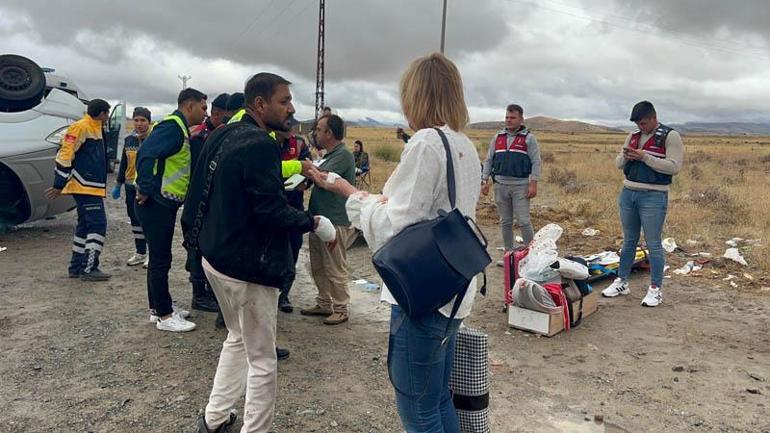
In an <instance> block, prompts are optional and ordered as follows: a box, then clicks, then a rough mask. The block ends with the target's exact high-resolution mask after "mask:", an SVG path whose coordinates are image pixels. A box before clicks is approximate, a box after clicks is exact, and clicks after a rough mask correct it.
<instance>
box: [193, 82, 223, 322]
mask: <svg viewBox="0 0 770 433" xmlns="http://www.w3.org/2000/svg"><path fill="white" fill-rule="evenodd" d="M229 98H230V95H228V94H227V93H222V94H221V95H219V96H217V97H216V98H214V100H213V101H212V102H211V116H209V117H207V118H206V120H204V121H203V123H201V124H200V125H196V126H194V127H193V128H192V129H190V156H191V163H190V172H191V173H192V172H193V171H195V163H196V162H197V161H198V155H200V152H201V149H203V144H204V143H205V142H206V139H207V138H208V137H209V135H210V134H211V133H212V132H213V131H214V130H215V129H217V128H219V127H220V126H223V125H224V122H223V121H224V118H225V116H226V115H227V100H228V99H229ZM191 176H192V174H191ZM187 229H188V228H187V227H186V226H185V225H184V224H182V231H183V232H184V231H185V230H187ZM185 268H186V269H187V271H188V272H189V273H190V284H191V285H192V301H191V303H190V307H191V308H192V309H194V310H200V311H209V312H219V305H218V303H217V298H216V296H215V295H214V291H213V290H212V289H211V285H210V284H209V282H208V280H207V279H206V274H205V273H204V272H203V265H202V264H201V256H200V253H199V252H198V251H197V250H190V249H188V250H187V263H186V264H185ZM221 326H224V321H223V322H222V323H221Z"/></svg>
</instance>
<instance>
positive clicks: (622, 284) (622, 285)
mask: <svg viewBox="0 0 770 433" xmlns="http://www.w3.org/2000/svg"><path fill="white" fill-rule="evenodd" d="M629 293H631V289H629V288H628V281H624V280H623V279H621V278H615V281H613V282H612V284H610V285H609V287H607V288H606V289H604V290H602V296H604V297H605V298H614V297H615V296H618V295H627V294H629Z"/></svg>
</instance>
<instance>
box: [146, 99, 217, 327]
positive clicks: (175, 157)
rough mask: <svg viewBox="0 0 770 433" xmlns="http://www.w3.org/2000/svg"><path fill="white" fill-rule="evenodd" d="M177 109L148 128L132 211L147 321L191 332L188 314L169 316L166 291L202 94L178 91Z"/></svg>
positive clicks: (203, 110)
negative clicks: (141, 255) (143, 245)
mask: <svg viewBox="0 0 770 433" xmlns="http://www.w3.org/2000/svg"><path fill="white" fill-rule="evenodd" d="M177 104H178V106H177V109H176V111H174V112H173V113H172V114H171V115H169V116H168V117H166V118H165V119H164V120H163V121H162V122H160V123H158V125H156V126H155V128H153V131H152V133H151V134H150V136H149V137H147V139H146V140H145V141H144V144H142V147H141V149H139V154H138V156H137V178H136V187H137V191H136V213H137V215H138V216H139V221H140V222H141V224H142V228H143V229H144V235H145V237H146V238H147V244H148V247H149V250H150V265H149V268H148V271H147V292H148V295H149V304H150V310H151V314H150V320H151V321H153V322H156V328H157V329H159V330H161V331H172V332H182V331H191V330H193V329H195V324H194V323H192V322H189V321H187V320H185V317H184V316H186V315H189V312H186V311H183V310H178V311H177V312H174V307H173V304H172V300H171V294H170V293H169V290H168V271H169V269H170V268H171V259H172V256H171V244H172V240H173V237H174V227H175V225H176V214H177V211H178V210H179V207H180V206H181V205H182V203H183V202H184V199H185V196H186V195H187V188H188V186H189V184H190V160H191V155H190V142H189V139H190V138H189V137H190V135H189V129H188V128H189V125H191V124H193V125H194V124H198V123H201V122H202V121H203V119H204V118H205V117H206V108H207V107H206V95H205V94H203V93H201V92H199V91H198V90H195V89H191V88H187V89H184V90H182V91H181V92H180V93H179V97H178V98H177Z"/></svg>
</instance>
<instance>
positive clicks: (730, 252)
mask: <svg viewBox="0 0 770 433" xmlns="http://www.w3.org/2000/svg"><path fill="white" fill-rule="evenodd" d="M724 258H726V259H730V260H732V261H735V262H738V263H740V264H742V265H743V266H748V265H749V264H748V263H746V259H744V258H743V256H742V255H741V252H740V251H738V248H728V249H726V250H725V255H724Z"/></svg>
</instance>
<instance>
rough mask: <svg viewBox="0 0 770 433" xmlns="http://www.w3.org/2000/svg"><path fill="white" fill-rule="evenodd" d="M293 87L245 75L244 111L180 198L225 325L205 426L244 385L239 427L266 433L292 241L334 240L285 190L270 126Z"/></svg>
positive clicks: (283, 112)
mask: <svg viewBox="0 0 770 433" xmlns="http://www.w3.org/2000/svg"><path fill="white" fill-rule="evenodd" d="M289 84H290V83H289V82H288V81H286V80H285V79H283V78H281V77H279V76H278V75H275V74H270V73H260V74H257V75H255V76H253V77H252V78H251V79H249V81H248V82H247V83H246V91H245V99H246V113H245V114H244V116H243V117H242V120H241V121H238V122H234V123H232V124H229V125H227V126H226V127H224V128H219V129H217V130H216V131H214V133H213V134H212V135H211V136H210V137H209V139H208V140H207V141H206V144H205V145H204V147H203V151H202V152H201V156H200V159H199V160H198V162H197V167H196V169H195V170H194V172H193V173H194V174H193V179H192V181H191V185H190V190H189V194H188V197H187V201H186V202H185V209H184V212H183V215H182V219H183V221H184V222H185V224H189V225H190V227H192V229H191V231H190V233H191V234H192V236H189V237H188V239H186V242H187V244H188V245H189V246H190V247H197V248H199V249H200V251H201V253H202V255H203V269H204V271H205V273H206V277H207V278H208V280H209V282H210V283H211V286H212V287H213V288H214V292H215V293H216V296H217V299H218V300H219V302H220V307H221V310H222V314H223V315H224V318H225V324H226V325H227V330H228V335H227V339H226V340H225V342H224V344H223V345H222V352H221V354H220V358H219V366H218V367H217V372H216V375H215V376H214V385H213V388H212V390H211V396H210V398H209V403H208V405H207V406H206V411H205V414H204V415H202V416H201V417H199V419H198V432H201V433H210V432H214V431H220V430H219V429H221V428H223V427H224V426H227V425H230V424H231V423H232V422H234V415H233V412H232V409H233V406H234V405H235V403H236V402H237V401H238V400H239V399H240V397H241V394H242V392H243V390H246V402H245V410H244V412H243V413H244V420H243V431H254V432H267V431H269V430H270V428H271V426H272V421H273V411H274V408H275V393H276V384H277V368H276V367H277V360H276V353H275V333H276V329H275V328H276V316H277V309H278V290H279V289H278V288H279V287H281V285H282V284H283V283H284V282H285V281H286V280H287V278H289V277H291V276H292V275H293V273H294V262H293V258H292V254H291V246H290V238H291V236H292V234H294V233H306V232H310V231H315V232H316V234H318V235H319V237H320V236H322V235H323V236H324V240H325V241H326V242H332V241H334V239H335V238H334V234H332V233H333V230H334V229H333V227H332V225H331V222H330V221H329V220H328V219H326V218H323V217H320V218H319V217H315V218H314V217H313V216H311V215H310V214H309V213H307V212H302V211H300V210H298V209H295V208H294V207H292V206H290V205H289V203H288V202H287V200H286V195H285V194H284V190H283V189H284V187H283V179H282V177H281V147H280V145H279V144H278V143H277V142H276V141H275V140H274V139H273V138H272V137H271V136H270V135H269V133H270V132H272V131H275V130H277V131H287V130H288V129H289V122H290V120H291V119H292V118H293V114H294V106H293V105H292V103H291V93H290V91H289ZM197 232H199V234H198V236H197V238H196V237H195V233H197ZM244 382H245V384H244Z"/></svg>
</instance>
